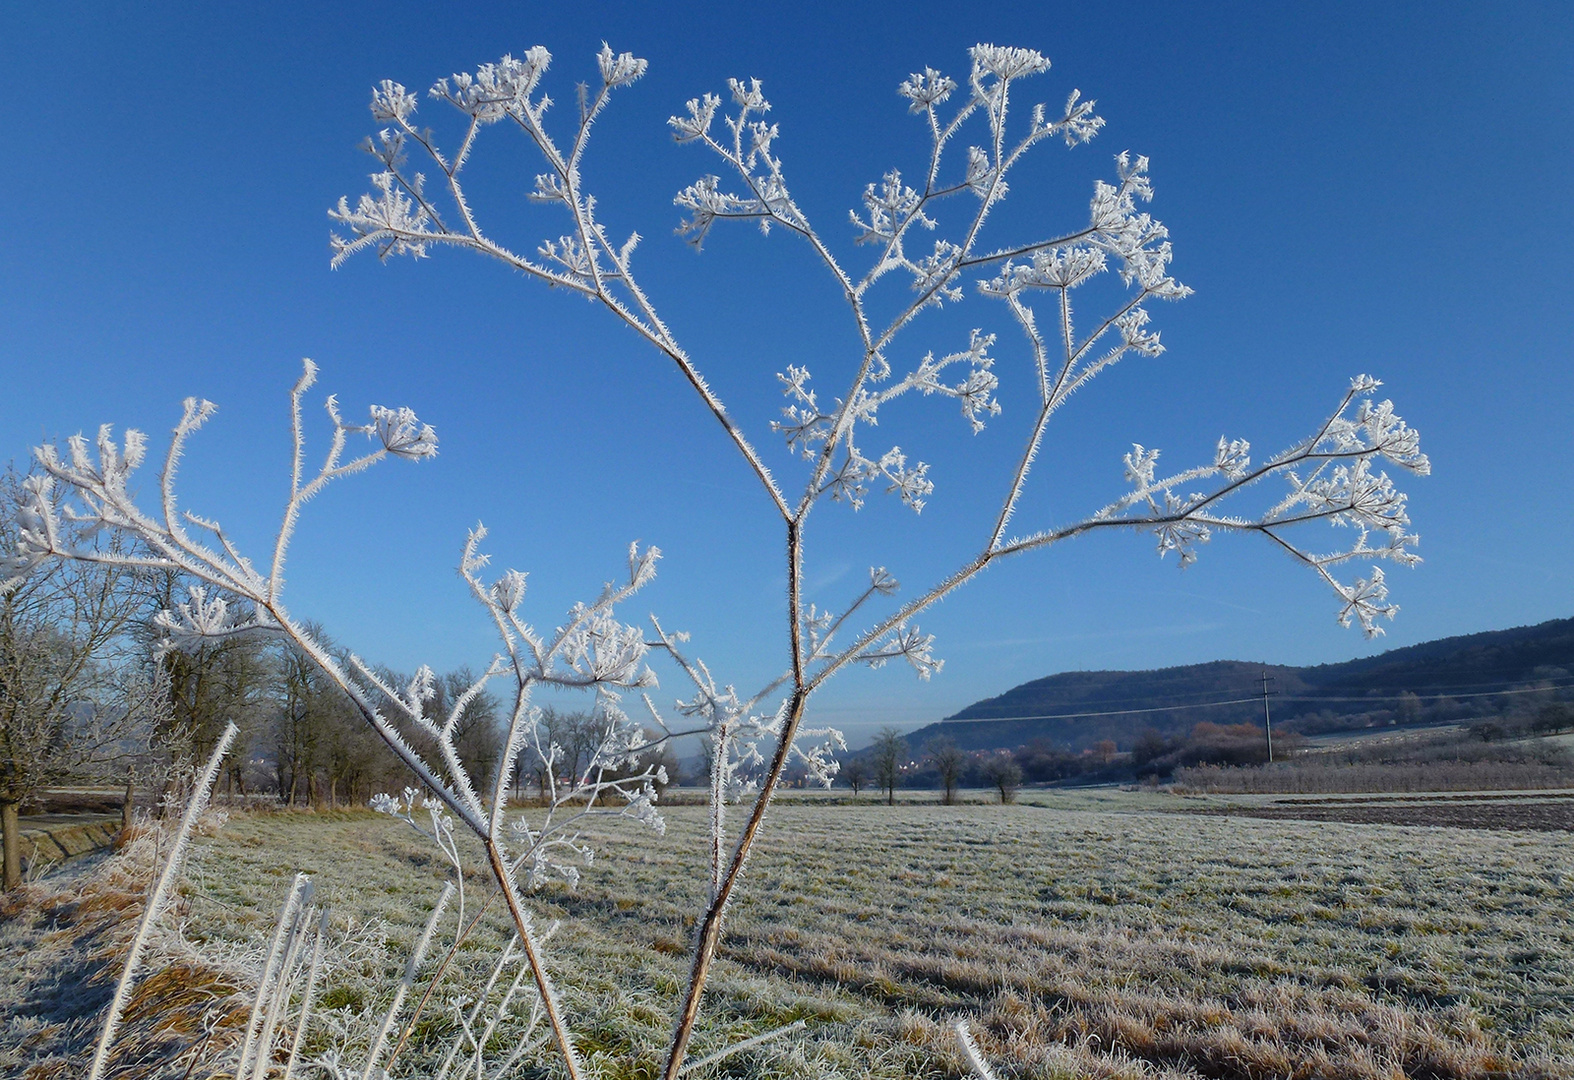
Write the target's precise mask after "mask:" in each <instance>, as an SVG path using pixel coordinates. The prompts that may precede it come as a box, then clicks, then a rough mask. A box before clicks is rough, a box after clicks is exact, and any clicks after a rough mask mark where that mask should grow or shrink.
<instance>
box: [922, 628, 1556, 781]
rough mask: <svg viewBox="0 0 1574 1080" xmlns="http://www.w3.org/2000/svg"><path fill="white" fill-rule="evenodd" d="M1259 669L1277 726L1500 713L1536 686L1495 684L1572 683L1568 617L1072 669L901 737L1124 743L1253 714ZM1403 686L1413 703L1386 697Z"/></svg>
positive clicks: (1257, 710)
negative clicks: (1337, 655)
mask: <svg viewBox="0 0 1574 1080" xmlns="http://www.w3.org/2000/svg"><path fill="white" fill-rule="evenodd" d="M1265 671H1266V672H1267V674H1268V676H1269V678H1270V679H1271V680H1273V681H1272V682H1271V683H1270V687H1271V689H1272V690H1273V691H1274V692H1275V694H1276V696H1274V697H1271V698H1270V699H1269V707H1270V709H1271V710H1272V712H1273V716H1274V723H1275V724H1276V725H1279V724H1283V725H1284V727H1285V729H1286V730H1295V729H1301V730H1308V731H1333V730H1341V729H1351V728H1362V727H1369V726H1372V725H1373V724H1382V723H1392V722H1396V721H1397V720H1398V719H1400V716H1401V711H1402V709H1403V710H1407V712H1408V714H1407V715H1405V716H1404V717H1403V718H1404V719H1405V720H1408V721H1415V720H1416V719H1420V720H1421V721H1422V722H1425V721H1428V720H1430V721H1433V722H1437V723H1443V722H1447V721H1448V720H1451V719H1458V718H1460V717H1461V716H1464V715H1467V714H1468V715H1477V716H1479V715H1496V714H1498V713H1500V712H1502V711H1504V710H1505V709H1509V708H1512V707H1515V706H1519V705H1531V704H1533V702H1534V701H1535V700H1539V698H1540V696H1541V695H1539V694H1528V695H1522V696H1518V695H1512V694H1501V693H1495V691H1504V690H1510V689H1522V688H1524V687H1526V686H1530V685H1535V684H1537V683H1538V682H1543V681H1547V680H1550V681H1552V682H1554V683H1561V684H1564V685H1567V684H1569V683H1571V682H1574V619H1554V620H1552V621H1550V622H1544V623H1541V624H1539V625H1537V626H1520V627H1515V628H1513V629H1511V630H1490V631H1486V632H1484V633H1479V634H1467V635H1464V636H1461V637H1450V638H1442V639H1439V640H1437V641H1427V642H1423V643H1421V644H1419V645H1408V646H1405V647H1404V648H1400V649H1393V650H1390V651H1389V652H1385V653H1381V654H1379V655H1377V656H1370V657H1363V658H1361V659H1358V660H1347V661H1345V662H1343V663H1339V664H1320V665H1318V666H1316V667H1286V666H1283V665H1277V664H1260V663H1247V662H1243V661H1238V660H1215V661H1213V662H1211V663H1206V664H1188V665H1186V666H1184V667H1172V668H1160V669H1158V670H1154V671H1068V672H1063V673H1061V674H1059V675H1050V676H1048V677H1046V678H1042V679H1035V680H1033V681H1032V682H1027V683H1023V684H1022V685H1021V686H1017V687H1013V688H1012V689H1010V690H1007V691H1006V692H1005V693H1004V694H1001V695H1000V696H999V697H992V698H986V699H984V700H983V701H979V702H975V703H974V704H972V705H969V706H968V707H967V708H965V709H963V710H961V711H960V712H958V713H956V714H954V715H952V716H948V717H946V719H944V720H942V721H940V722H939V723H936V724H930V725H928V726H927V727H923V728H920V729H918V730H917V731H914V732H911V733H909V735H908V736H907V738H908V741H909V743H910V744H911V745H912V746H914V747H918V746H921V745H923V743H924V742H925V741H926V740H928V739H930V738H933V737H934V736H936V735H946V736H949V737H950V738H952V739H954V740H956V742H957V744H958V745H960V746H961V747H962V748H963V749H964V750H987V749H997V748H1003V747H1016V746H1021V745H1024V744H1026V743H1030V742H1033V741H1035V740H1045V741H1047V742H1049V743H1051V744H1054V745H1056V746H1058V747H1061V748H1069V749H1072V750H1081V749H1084V748H1086V747H1089V746H1092V745H1093V744H1094V743H1097V742H1099V741H1100V740H1103V739H1113V740H1114V741H1115V743H1116V745H1117V746H1118V747H1120V749H1122V750H1125V749H1129V748H1130V746H1131V744H1132V743H1133V741H1134V740H1135V739H1136V737H1137V736H1138V735H1139V734H1140V733H1141V732H1142V731H1144V730H1146V729H1148V728H1154V729H1156V730H1158V731H1159V732H1160V733H1161V734H1165V735H1170V734H1176V733H1179V732H1182V731H1187V730H1189V729H1190V728H1191V727H1192V725H1194V724H1196V723H1198V722H1200V721H1204V720H1207V721H1211V722H1213V723H1218V724H1237V723H1242V722H1254V723H1261V721H1262V675H1263V673H1264V672H1265ZM1407 692H1408V693H1413V694H1416V695H1417V696H1418V698H1419V699H1420V700H1419V703H1417V702H1400V701H1397V700H1394V699H1396V698H1398V697H1399V696H1400V695H1402V694H1405V693H1407ZM1417 704H1419V705H1420V706H1421V708H1422V714H1421V715H1420V716H1419V717H1417V715H1416V712H1415V710H1416V706H1417Z"/></svg>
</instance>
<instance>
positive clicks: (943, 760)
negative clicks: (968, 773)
mask: <svg viewBox="0 0 1574 1080" xmlns="http://www.w3.org/2000/svg"><path fill="white" fill-rule="evenodd" d="M924 756H925V757H926V758H928V759H929V764H931V765H933V766H934V767H935V771H936V772H937V773H939V774H940V786H941V788H942V789H943V790H944V792H945V794H944V795H943V796H941V797H942V799H944V801H945V804H946V805H947V806H950V805H951V804H952V803H954V802H956V787H957V784H958V783H960V782H961V780H962V770H963V768H965V767H966V765H967V755H966V754H964V753H962V750H961V748H960V747H958V746H957V745H956V741H955V740H954V739H952V738H951V737H950V736H949V735H937V736H935V737H934V738H933V739H930V740H929V741H928V742H926V743H924Z"/></svg>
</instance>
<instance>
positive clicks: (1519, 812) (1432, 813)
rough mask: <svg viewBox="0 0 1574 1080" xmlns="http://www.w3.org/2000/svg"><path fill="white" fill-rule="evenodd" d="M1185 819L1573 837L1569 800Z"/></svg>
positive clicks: (1378, 803) (1372, 803)
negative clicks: (1242, 819)
mask: <svg viewBox="0 0 1574 1080" xmlns="http://www.w3.org/2000/svg"><path fill="white" fill-rule="evenodd" d="M1188 812H1190V813H1204V814H1222V815H1225V816H1242V817H1253V818H1265V819H1269V820H1277V821H1286V820H1295V821H1342V822H1349V823H1355V824H1362V825H1417V826H1440V827H1445V828H1451V829H1495V830H1508V831H1519V830H1523V831H1530V832H1574V795H1566V794H1565V795H1524V794H1514V795H1503V796H1485V797H1481V798H1459V797H1448V796H1433V797H1426V796H1417V797H1405V796H1373V797H1367V798H1360V799H1353V798H1343V799H1310V798H1300V799H1276V800H1274V802H1272V803H1271V804H1267V805H1261V806H1224V807H1206V808H1196V809H1192V810H1189V811H1188Z"/></svg>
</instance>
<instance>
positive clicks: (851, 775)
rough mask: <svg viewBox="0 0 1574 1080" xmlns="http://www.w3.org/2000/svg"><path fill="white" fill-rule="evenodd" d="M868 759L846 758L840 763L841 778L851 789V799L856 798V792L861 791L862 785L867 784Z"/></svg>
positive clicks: (868, 772) (860, 757)
mask: <svg viewBox="0 0 1574 1080" xmlns="http://www.w3.org/2000/svg"><path fill="white" fill-rule="evenodd" d="M869 774H870V768H869V759H868V758H866V757H862V756H859V757H854V758H848V759H847V760H846V761H844V762H842V768H841V773H840V775H841V777H842V779H843V780H846V781H847V786H848V787H850V788H852V789H853V798H855V799H856V798H857V797H858V792H859V791H861V790H863V786H864V784H866V783H868V782H869Z"/></svg>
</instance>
